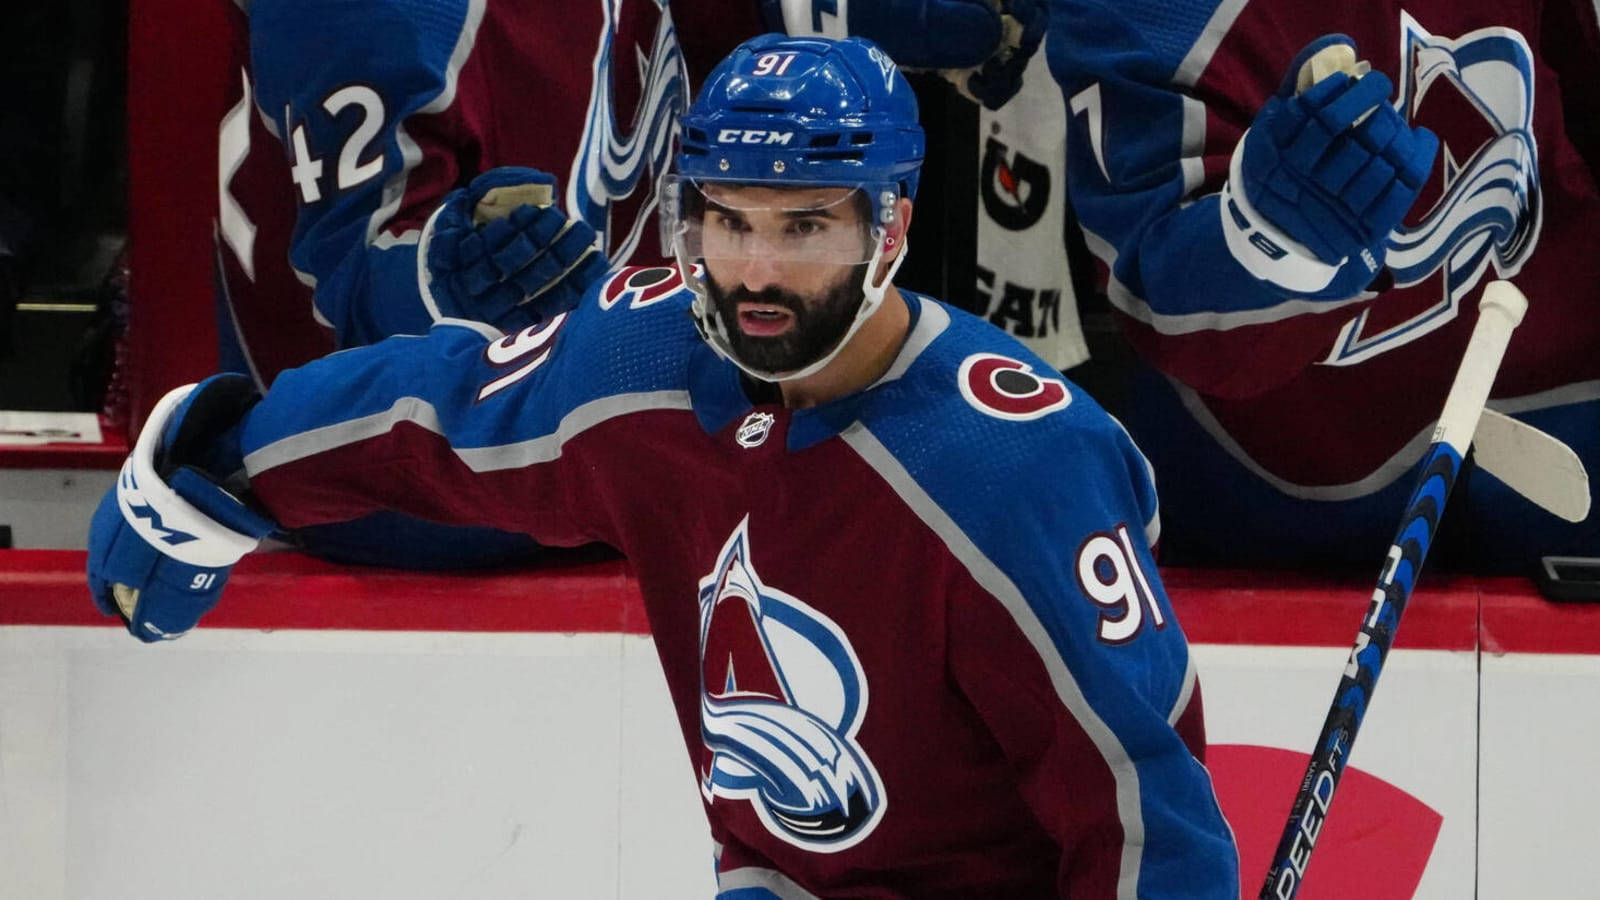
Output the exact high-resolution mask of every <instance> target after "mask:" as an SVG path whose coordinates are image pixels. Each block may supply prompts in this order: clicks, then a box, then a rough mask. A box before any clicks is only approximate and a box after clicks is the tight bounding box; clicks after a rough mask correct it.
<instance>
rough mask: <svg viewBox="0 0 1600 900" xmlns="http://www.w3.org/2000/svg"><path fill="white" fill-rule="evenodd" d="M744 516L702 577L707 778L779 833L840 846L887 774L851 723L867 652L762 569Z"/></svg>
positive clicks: (866, 818) (860, 711)
mask: <svg viewBox="0 0 1600 900" xmlns="http://www.w3.org/2000/svg"><path fill="white" fill-rule="evenodd" d="M749 523H750V519H749V517H746V518H745V519H744V520H743V521H741V522H740V523H739V527H738V528H735V529H734V531H733V534H732V535H730V536H729V538H728V541H727V543H725V544H723V546H722V551H721V553H720V554H719V555H718V558H717V564H716V567H715V568H714V569H713V570H712V571H711V574H709V575H707V576H706V577H705V578H704V579H702V580H701V582H700V666H701V671H700V679H701V698H700V734H701V738H702V740H703V742H704V748H703V751H702V755H701V759H700V790H701V793H702V794H704V795H705V799H706V802H707V803H716V802H718V801H735V802H742V801H748V802H749V803H750V804H751V805H752V806H753V807H754V808H755V811H756V815H757V816H759V817H760V819H761V823H762V824H763V825H765V826H766V828H767V830H768V831H770V832H771V833H772V834H773V835H775V836H777V837H778V838H781V839H782V840H784V841H787V842H788V843H790V844H793V845H795V846H796V847H800V848H803V849H805V850H810V851H813V852H817V853H834V852H837V851H840V850H844V849H845V848H847V847H853V846H855V845H856V844H858V843H860V842H861V840H862V839H863V838H865V837H866V836H867V835H868V834H870V833H871V832H872V829H873V828H874V827H876V826H877V824H878V822H879V820H881V819H882V818H883V811H884V809H885V806H886V803H885V797H884V793H883V784H882V782H881V780H880V779H879V778H878V773H877V771H876V770H875V769H874V768H873V766H872V761H871V760H869V759H868V758H867V756H866V754H865V753H864V752H863V751H862V749H861V746H860V745H859V744H858V743H856V732H857V731H858V730H859V729H860V727H861V722H862V719H863V718H864V717H865V716H866V711H867V682H866V678H865V676H864V675H863V674H862V670H861V662H860V660H858V659H857V658H856V655H855V651H854V650H853V649H851V647H850V642H849V641H848V640H847V639H846V638H845V636H844V633H843V632H842V631H840V630H839V626H838V625H836V624H834V622H833V621H832V620H831V619H829V618H828V617H827V616H825V615H823V614H822V613H820V612H818V611H817V610H815V609H812V608H811V607H810V606H807V605H806V604H805V603H803V602H801V601H800V600H798V599H796V598H794V597H791V596H790V595H788V594H785V593H783V592H782V591H779V590H777V589H775V588H772V587H770V586H768V585H766V584H764V583H763V582H762V581H761V577H760V576H759V575H757V574H756V570H755V566H754V565H753V564H752V563H751V561H750V538H749Z"/></svg>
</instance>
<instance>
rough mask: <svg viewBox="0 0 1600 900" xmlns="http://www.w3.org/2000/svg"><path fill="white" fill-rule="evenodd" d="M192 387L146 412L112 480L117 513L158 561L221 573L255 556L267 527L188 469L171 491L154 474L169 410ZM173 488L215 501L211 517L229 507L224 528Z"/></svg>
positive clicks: (171, 394) (178, 390) (179, 390)
mask: <svg viewBox="0 0 1600 900" xmlns="http://www.w3.org/2000/svg"><path fill="white" fill-rule="evenodd" d="M196 387H197V386H196V385H192V384H190V385H184V386H183V387H180V388H175V389H173V390H172V391H170V392H168V393H167V395H166V396H164V397H162V398H161V400H160V402H158V403H157V404H156V408H155V409H154V410H153V411H151V413H150V418H149V420H148V421H147V422H146V423H145V426H144V430H143V431H141V432H140V434H139V440H138V442H137V443H136V444H135V445H134V449H133V452H132V453H131V454H129V455H128V459H127V460H126V461H125V462H124V463H123V464H122V471H121V473H120V474H119V475H118V477H117V488H116V491H117V508H118V509H119V510H120V511H121V512H122V518H123V519H124V520H125V521H126V522H127V523H128V527H130V528H132V529H133V530H134V532H135V533H136V534H138V535H139V537H141V538H143V539H144V541H145V542H146V543H148V544H149V545H150V546H151V547H153V548H155V549H156V550H157V551H158V552H160V553H161V554H162V555H164V556H167V557H170V558H172V559H175V560H177V561H178V562H181V563H184V564H186V565H191V566H200V567H203V568H208V569H220V568H225V567H228V566H231V565H233V564H234V563H236V562H238V561H239V558H240V557H242V556H244V555H245V554H246V553H249V552H250V551H251V550H254V549H255V548H256V545H257V544H259V543H260V541H261V538H262V537H264V536H265V535H266V534H267V533H268V532H270V531H271V530H272V523H271V522H269V521H267V520H266V519H265V518H263V517H262V516H260V515H257V514H256V513H254V512H251V511H250V510H249V509H248V508H247V507H245V506H244V504H243V503H241V502H239V500H238V499H237V498H234V497H233V496H232V495H230V494H228V493H227V492H225V491H223V490H222V489H221V488H220V487H217V486H216V485H214V484H211V483H210V482H209V481H206V480H205V479H204V478H202V477H201V476H199V475H198V474H196V473H194V472H193V471H192V470H190V469H180V470H178V472H177V473H175V474H174V477H173V482H174V484H170V485H169V484H168V483H167V482H166V481H164V480H163V479H162V478H161V476H160V474H159V473H158V471H157V468H156V460H157V457H158V455H159V454H160V452H161V449H162V448H161V436H162V434H163V433H165V432H166V431H167V429H168V426H169V425H170V424H171V423H170V421H169V420H170V419H171V417H172V415H173V412H174V410H176V409H178V407H179V406H180V405H181V404H182V403H183V401H184V399H185V398H187V397H188V396H189V394H190V393H192V392H193V391H194V390H195V389H196ZM174 485H177V486H178V488H181V489H182V490H183V491H184V492H187V493H189V494H192V495H196V496H199V495H203V494H214V495H216V496H209V497H207V498H206V502H205V505H206V506H209V507H211V508H212V510H213V512H222V509H221V508H219V507H218V505H217V504H221V503H222V502H223V499H224V498H225V499H226V501H227V502H228V503H230V504H231V505H232V507H233V508H232V509H231V510H230V511H229V512H228V513H227V514H225V515H224V517H225V518H227V519H228V522H229V524H228V525H224V524H223V523H222V522H219V521H217V519H216V518H214V517H213V516H212V515H208V514H207V513H206V512H204V511H202V510H201V509H200V508H199V507H197V506H196V505H195V504H193V503H191V502H190V501H189V500H188V499H186V498H185V497H184V494H183V493H180V490H179V489H175V488H174ZM212 501H215V502H212ZM230 525H231V526H233V527H229V526H230ZM235 529H244V530H243V531H239V530H235Z"/></svg>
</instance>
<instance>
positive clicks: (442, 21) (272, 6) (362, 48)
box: [250, 0, 482, 347]
mask: <svg viewBox="0 0 1600 900" xmlns="http://www.w3.org/2000/svg"><path fill="white" fill-rule="evenodd" d="M474 9H476V12H474ZM481 15H482V7H481V5H480V6H476V7H474V6H473V5H472V4H468V3H466V2H459V0H445V2H434V3H410V2H399V0H391V2H380V3H375V4H325V3H308V2H301V0H289V2H280V3H260V4H256V5H255V6H254V7H253V8H252V10H251V15H250V61H251V67H252V69H253V71H254V75H255V85H256V105H257V107H258V108H259V110H260V112H261V114H262V115H263V116H264V117H265V118H266V119H267V120H268V121H269V122H271V125H272V130H273V131H274V132H275V133H276V134H277V136H278V138H279V140H280V141H281V142H282V144H283V151H284V153H285V154H286V156H287V160H288V163H289V166H290V174H291V177H292V179H293V185H292V188H291V189H292V190H293V191H294V193H295V197H296V202H297V207H298V213H297V219H296V224H295V228H294V233H293V236H292V239H291V246H290V253H289V255H290V261H291V263H292V264H293V266H294V268H295V269H296V270H297V271H298V272H300V273H301V274H302V278H303V279H305V280H307V281H309V282H310V283H311V284H312V285H313V287H314V302H315V304H316V310H317V314H318V316H319V318H320V319H322V320H323V321H324V322H326V323H327V324H329V325H330V326H331V327H332V328H333V329H334V332H335V335H336V340H337V342H338V345H339V346H341V347H350V346H358V345H362V344H367V343H371V342H373V341H377V340H380V339H382V338H384V337H387V336H389V335H392V334H420V333H422V332H424V331H426V330H427V329H428V327H429V325H430V324H431V321H432V319H431V317H430V315H429V313H428V311H427V309H426V308H425V307H424V305H423V303H422V299H421V295H420V291H419V289H418V286H417V258H416V249H417V236H418V233H419V230H420V228H421V224H422V222H423V221H425V220H426V217H427V215H428V213H430V212H431V211H432V209H433V208H434V207H435V206H436V205H437V204H438V202H439V201H440V199H441V198H442V197H443V195H444V194H445V193H447V192H448V191H449V190H451V189H452V188H453V187H455V186H456V182H457V181H458V180H459V178H460V162H459V158H460V157H462V156H470V155H471V153H472V147H473V145H474V143H475V138H474V136H473V134H472V133H471V131H470V129H469V128H468V127H467V126H465V125H464V124H463V123H461V122H460V121H458V119H457V117H454V116H451V115H448V114H447V113H448V112H449V109H450V106H451V103H452V101H453V99H454V97H453V93H452V92H453V89H454V85H455V79H456V76H457V73H458V72H459V70H460V67H461V66H462V64H463V60H464V57H465V54H466V53H467V51H468V50H470V47H471V39H472V36H473V34H474V33H475V30H476V28H477V19H479V18H481Z"/></svg>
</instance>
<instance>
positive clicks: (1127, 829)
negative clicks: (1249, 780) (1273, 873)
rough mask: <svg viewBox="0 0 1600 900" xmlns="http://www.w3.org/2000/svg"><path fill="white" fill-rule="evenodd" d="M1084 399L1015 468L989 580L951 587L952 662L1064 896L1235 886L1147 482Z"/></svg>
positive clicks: (1222, 891)
mask: <svg viewBox="0 0 1600 900" xmlns="http://www.w3.org/2000/svg"><path fill="white" fill-rule="evenodd" d="M1088 405H1089V401H1088V400H1087V399H1086V398H1085V399H1084V400H1082V401H1081V403H1080V402H1074V404H1073V408H1069V409H1068V410H1067V411H1065V412H1063V413H1057V414H1055V415H1057V416H1068V415H1073V416H1078V417H1079V418H1080V419H1088V418H1090V417H1089V416H1087V415H1084V414H1086V413H1088V412H1089V410H1085V409H1077V408H1076V407H1079V406H1088ZM1093 412H1094V413H1096V414H1097V415H1098V418H1099V424H1097V425H1095V424H1091V425H1090V426H1088V427H1077V428H1073V429H1071V430H1070V431H1068V432H1066V433H1064V434H1060V433H1058V434H1056V435H1054V438H1055V440H1052V442H1051V444H1050V445H1051V446H1053V447H1062V448H1067V449H1068V450H1069V454H1057V455H1054V456H1053V457H1052V459H1053V460H1054V464H1053V465H1051V466H1049V467H1044V466H1041V467H1040V471H1036V472H1030V473H1026V476H1027V477H1023V478H1020V479H1018V480H1017V481H1016V482H1014V483H1016V484H1026V485H1028V488H1027V492H1028V495H1027V496H1025V497H1019V498H1016V500H1015V502H1014V503H1012V504H1008V505H1006V506H1005V513H1004V516H1003V520H1000V519H997V521H996V523H995V524H994V525H993V526H992V529H994V530H995V531H996V533H997V534H1001V535H1002V536H1001V537H1000V538H999V539H998V540H994V541H992V542H991V543H990V549H988V550H987V551H986V555H987V556H988V557H989V558H990V559H992V560H993V561H994V563H995V564H996V571H993V572H991V573H990V574H989V575H988V576H987V578H986V579H985V577H984V576H983V575H981V574H980V575H979V580H980V582H985V581H986V583H984V584H983V586H984V587H985V588H986V591H985V592H984V594H983V595H973V596H962V595H959V594H957V595H956V596H954V597H953V598H952V601H951V604H952V605H951V617H950V636H949V641H950V650H949V661H950V667H951V673H952V676H953V678H954V680H955V682H956V683H957V684H958V686H959V688H960V690H961V691H962V692H963V693H964V694H965V695H966V696H967V697H968V698H969V699H970V700H971V702H972V705H973V708H974V709H975V710H976V711H977V713H978V715H980V716H981V717H983V719H984V720H985V722H986V723H987V724H988V725H989V727H990V728H991V729H992V731H993V733H994V735H995V738H996V740H997V741H998V743H999V744H1000V746H1001V749H1002V750H1003V752H1004V753H1005V755H1006V757H1007V759H1008V760H1010V762H1011V764H1012V766H1013V767H1014V769H1015V771H1016V775H1017V781H1018V784H1019V785H1020V787H1021V791H1022V795H1023V799H1024V800H1025V801H1026V802H1027V804H1028V806H1029V807H1030V809H1031V810H1032V812H1033V813H1034V816H1035V817H1036V818H1037V820H1038V822H1039V824H1040V825H1041V826H1042V827H1043V828H1044V829H1045V831H1046V832H1048V833H1049V835H1050V836H1051V837H1052V838H1053V839H1054V840H1055V841H1056V842H1057V844H1058V846H1059V848H1060V859H1059V862H1058V869H1057V889H1058V893H1059V896H1061V897H1076V898H1101V897H1104V898H1111V897H1129V896H1138V897H1151V898H1155V897H1160V898H1175V897H1185V898H1200V897H1204V898H1218V900H1221V898H1226V900H1233V898H1237V897H1238V896H1239V873H1238V858H1237V852H1236V849H1235V846H1234V843H1233V837H1232V833H1231V831H1230V830H1229V827H1228V825H1227V822H1226V821H1225V820H1224V819H1223V816H1222V812H1221V809H1220V807H1219V806H1218V804H1217V800H1216V796H1215V794H1214V792H1213V789H1212V784H1211V780H1210V776H1209V774H1208V773H1207V771H1206V769H1205V766H1204V758H1205V746H1206V740H1205V726H1204V721H1203V716H1202V710H1201V700H1200V692H1199V687H1198V681H1197V677H1196V674H1195V670H1194V666H1193V664H1192V662H1191V660H1190V657H1189V651H1188V646H1187V643H1186V641H1185V639H1184V635H1183V632H1182V630H1181V629H1180V628H1179V626H1178V623H1177V621H1176V619H1175V617H1174V614H1173V610H1172V607H1171V605H1170V603H1169V602H1168V599H1167V596H1166V592H1165V590H1164V589H1163V587H1162V584H1161V579H1160V575H1159V574H1158V572H1157V570H1156V566H1155V560H1154V556H1153V554H1152V552H1151V545H1152V543H1153V542H1154V541H1155V540H1156V539H1157V537H1158V533H1159V528H1160V525H1159V521H1160V520H1159V515H1158V512H1157V509H1156V500H1155V487H1154V483H1153V481H1152V480H1151V478H1150V474H1149V470H1148V465H1147V463H1146V462H1145V460H1144V458H1143V456H1142V455H1141V454H1140V453H1139V451H1138V450H1137V449H1136V448H1135V447H1134V446H1133V443H1132V441H1131V440H1130V439H1129V438H1128V437H1127V435H1126V434H1125V433H1124V432H1123V431H1122V429H1121V428H1120V426H1118V425H1116V423H1115V422H1113V421H1111V420H1110V419H1109V418H1108V417H1106V416H1104V414H1101V413H1098V411H1097V410H1095V411H1093ZM1046 469H1047V470H1048V471H1045V470H1046ZM985 530H989V529H985Z"/></svg>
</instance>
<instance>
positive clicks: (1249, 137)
mask: <svg viewBox="0 0 1600 900" xmlns="http://www.w3.org/2000/svg"><path fill="white" fill-rule="evenodd" d="M1328 60H1333V61H1334V62H1332V63H1330V62H1328ZM1354 60H1355V53H1354V45H1353V43H1352V42H1351V40H1350V38H1348V37H1345V36H1344V35H1327V36H1324V37H1322V38H1319V39H1317V40H1316V41H1314V42H1312V43H1311V44H1310V45H1308V46H1307V47H1306V48H1305V49H1304V50H1302V51H1300V54H1299V55H1298V56H1296V57H1295V60H1294V62H1293V63H1291V64H1290V67H1289V72H1288V74H1287V75H1286V76H1285V77H1284V80H1283V84H1282V85H1280V87H1279V89H1278V92H1277V93H1276V94H1275V95H1273V96H1272V97H1271V98H1270V99H1268V100H1267V102H1266V104H1265V105H1264V106H1262V108H1261V111H1260V112H1259V113H1257V114H1256V119H1255V122H1254V123H1253V124H1252V125H1251V127H1250V130H1249V131H1247V132H1246V133H1245V136H1244V139H1243V140H1242V141H1240V144H1239V147H1238V149H1236V150H1235V151H1234V156H1233V161H1232V166H1231V168H1230V171H1229V176H1228V186H1227V187H1226V188H1225V189H1224V191H1223V196H1222V200H1223V210H1222V219H1223V228H1224V231H1225V232H1227V236H1228V239H1229V242H1228V244H1229V248H1230V250H1232V251H1233V254H1234V256H1235V257H1236V258H1238V259H1239V260H1240V262H1242V263H1244V264H1245V267H1246V268H1248V269H1250V270H1251V271H1252V272H1253V273H1255V274H1256V275H1257V276H1258V277H1261V278H1263V279H1264V280H1267V281H1270V282H1273V283H1275V284H1277V285H1279V286H1280V287H1281V288H1284V289H1285V290H1288V291H1290V292H1293V293H1298V294H1303V295H1315V296H1327V297H1335V296H1337V297H1345V296H1353V295H1354V294H1356V293H1358V292H1359V291H1360V290H1361V289H1362V288H1364V287H1366V286H1367V285H1368V284H1369V283H1370V282H1371V281H1372V279H1373V278H1374V276H1376V275H1377V273H1378V270H1379V269H1380V268H1381V267H1382V265H1383V261H1384V257H1385V255H1386V253H1387V243H1388V238H1389V234H1390V232H1392V231H1393V230H1394V229H1395V227H1396V226H1398V225H1399V224H1400V222H1401V220H1402V219H1403V218H1404V217H1405V215H1406V212H1407V211H1408V210H1410V209H1411V205H1412V203H1414V202H1415V201H1416V199H1417V195H1418V194H1419V193H1421V191H1422V188H1423V186H1424V184H1425V183H1426V182H1427V179H1428V175H1429V173H1430V172H1431V171H1432V169H1433V159H1434V154H1435V153H1436V152H1437V151H1438V148H1439V140H1438V138H1436V137H1435V136H1434V134H1433V132H1431V131H1429V130H1428V129H1426V128H1423V127H1421V126H1417V127H1412V126H1410V125H1408V124H1407V123H1406V120H1405V119H1404V117H1402V116H1401V115H1400V113H1398V112H1396V111H1395V109H1394V107H1393V106H1391V105H1390V104H1389V95H1390V93H1391V91H1392V90H1393V89H1394V85H1393V83H1392V82H1390V80H1389V78H1388V77H1387V76H1385V75H1384V74H1383V73H1382V72H1371V71H1367V70H1366V69H1367V67H1366V65H1365V64H1364V63H1362V64H1356V63H1355V62H1354ZM1324 69H1331V71H1328V72H1327V74H1323V70H1324ZM1313 72H1316V73H1317V74H1316V76H1313V75H1312V73H1313ZM1297 87H1298V88H1300V91H1299V92H1297V90H1296V89H1297Z"/></svg>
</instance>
